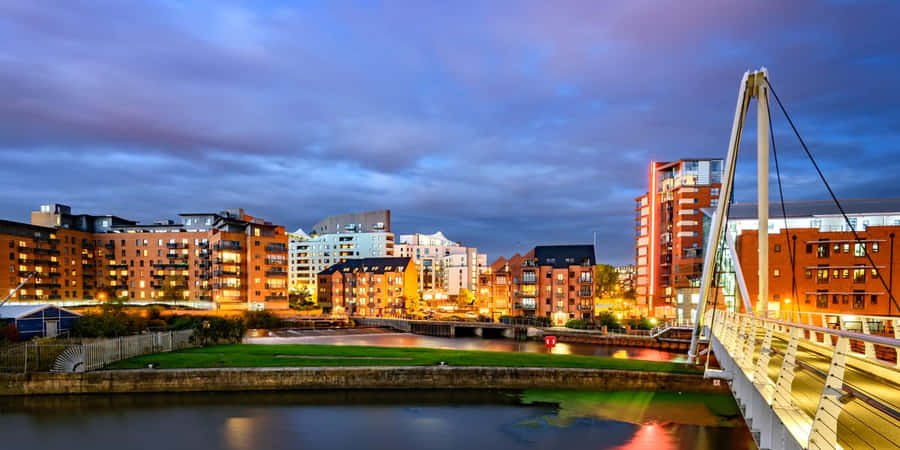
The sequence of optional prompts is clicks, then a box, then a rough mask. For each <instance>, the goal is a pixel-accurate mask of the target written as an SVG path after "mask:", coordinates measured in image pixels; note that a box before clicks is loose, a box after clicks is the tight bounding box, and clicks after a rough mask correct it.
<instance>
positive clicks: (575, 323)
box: [566, 319, 593, 330]
mask: <svg viewBox="0 0 900 450" xmlns="http://www.w3.org/2000/svg"><path fill="white" fill-rule="evenodd" d="M592 326H593V324H592V323H590V322H588V321H586V320H581V319H572V320H569V321H568V322H566V328H572V329H574V330H587V329H588V328H591V327H592Z"/></svg>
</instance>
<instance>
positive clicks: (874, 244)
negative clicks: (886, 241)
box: [872, 242, 878, 253]
mask: <svg viewBox="0 0 900 450" xmlns="http://www.w3.org/2000/svg"><path fill="white" fill-rule="evenodd" d="M872 253H878V243H877V242H873V243H872Z"/></svg>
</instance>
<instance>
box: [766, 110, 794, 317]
mask: <svg viewBox="0 0 900 450" xmlns="http://www.w3.org/2000/svg"><path fill="white" fill-rule="evenodd" d="M766 114H768V116H769V136H770V138H771V141H772V155H773V156H774V157H775V177H776V178H777V179H778V196H779V197H780V198H781V217H783V218H784V244H785V246H786V247H787V250H788V258H789V260H790V262H791V298H793V300H794V305H793V306H794V310H795V311H796V312H797V320H800V319H799V317H800V306H799V304H798V303H799V301H800V299H799V298H797V270H796V268H795V267H794V249H793V248H792V246H791V240H790V233H789V228H788V220H787V210H786V209H785V207H784V189H783V188H782V186H781V169H780V167H779V166H778V150H777V149H776V147H775V129H774V128H773V126H772V111H771V109H770V108H769V102H766Z"/></svg>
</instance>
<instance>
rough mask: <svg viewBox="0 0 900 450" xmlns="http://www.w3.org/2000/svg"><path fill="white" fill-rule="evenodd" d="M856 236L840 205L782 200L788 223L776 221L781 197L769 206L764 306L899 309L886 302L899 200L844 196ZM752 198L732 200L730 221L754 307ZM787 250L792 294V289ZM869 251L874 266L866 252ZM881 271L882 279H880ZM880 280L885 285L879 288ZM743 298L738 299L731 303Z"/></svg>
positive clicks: (898, 295)
mask: <svg viewBox="0 0 900 450" xmlns="http://www.w3.org/2000/svg"><path fill="white" fill-rule="evenodd" d="M841 203H842V206H844V209H845V211H846V212H847V213H848V215H849V217H850V219H851V221H852V224H853V225H854V227H855V228H856V229H857V234H858V235H859V238H860V240H858V241H857V240H856V239H855V238H854V235H853V233H852V232H851V231H850V230H849V227H848V226H847V225H846V222H845V221H844V219H843V217H841V216H840V212H839V211H838V210H837V208H836V207H834V206H833V204H832V203H831V202H830V201H827V202H823V201H804V202H790V203H787V204H786V208H787V213H788V220H789V223H788V226H789V228H784V227H783V223H784V222H783V219H782V218H781V217H780V216H781V215H782V213H781V209H780V204H777V203H773V204H772V206H771V208H770V219H769V223H770V226H771V229H770V231H769V275H768V283H769V305H768V309H769V310H770V311H788V310H789V311H802V312H807V311H811V312H821V313H839V314H848V315H878V316H882V315H900V310H898V309H897V307H896V305H893V304H891V302H890V300H889V296H888V292H889V289H892V291H891V292H893V294H894V298H895V299H897V300H898V301H900V289H896V288H894V287H893V286H894V280H893V279H892V278H893V277H894V276H895V275H894V274H895V273H896V272H898V271H900V265H898V264H900V263H898V261H897V259H900V254H897V255H896V257H895V256H894V252H896V251H897V250H900V249H894V248H893V247H894V245H895V242H894V241H895V239H896V238H897V237H898V236H900V199H878V200H844V201H842V202H841ZM755 211H756V204H736V205H733V206H732V207H731V214H729V216H733V219H730V220H732V222H733V223H734V225H735V227H736V233H737V237H736V243H735V247H736V249H737V254H738V260H739V262H740V265H741V269H742V271H743V273H744V279H745V281H746V286H747V291H748V294H749V297H750V300H751V305H752V306H753V308H755V309H757V310H758V309H759V307H758V306H757V297H758V286H759V279H758V276H757V274H758V273H759V271H758V267H759V262H758V257H757V248H758V246H759V237H758V236H759V234H758V232H757V231H756V229H755V228H756V223H757V222H756V220H755ZM789 251H791V252H793V253H794V264H793V273H794V274H795V275H796V285H797V289H796V292H797V294H796V296H795V295H794V294H792V266H791V261H790V258H789ZM867 255H868V256H871V258H872V261H874V263H875V264H874V266H873V265H872V263H871V262H870V261H869V258H868V257H867ZM882 278H883V279H882ZM885 285H886V286H887V287H888V289H886V288H885ZM738 304H742V302H738Z"/></svg>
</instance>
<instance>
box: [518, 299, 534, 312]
mask: <svg viewBox="0 0 900 450" xmlns="http://www.w3.org/2000/svg"><path fill="white" fill-rule="evenodd" d="M519 305H521V309H525V310H535V309H537V302H536V301H535V300H534V299H533V298H532V299H522V303H521V304H519V303H516V307H517V308H518V307H519Z"/></svg>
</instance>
